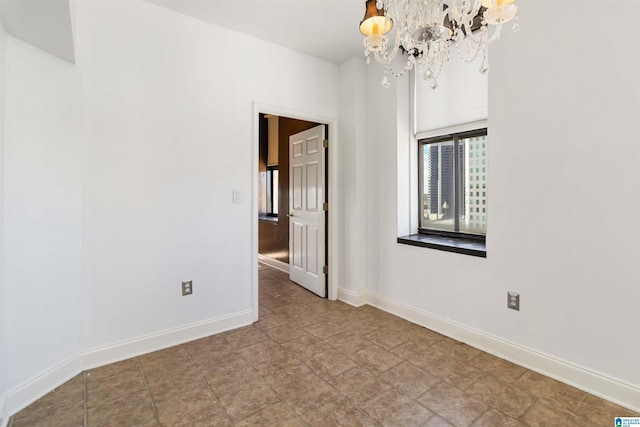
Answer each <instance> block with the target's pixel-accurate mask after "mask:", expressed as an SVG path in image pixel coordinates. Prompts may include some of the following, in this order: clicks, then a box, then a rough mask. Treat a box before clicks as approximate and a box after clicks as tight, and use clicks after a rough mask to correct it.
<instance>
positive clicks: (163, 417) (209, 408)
mask: <svg viewBox="0 0 640 427" xmlns="http://www.w3.org/2000/svg"><path fill="white" fill-rule="evenodd" d="M154 403H155V405H156V410H157V411H158V418H160V423H161V424H162V425H166V426H174V425H177V424H192V423H194V422H197V421H203V420H206V419H208V418H211V417H213V416H214V415H216V414H217V413H219V412H220V413H221V412H222V408H221V407H220V405H219V404H218V401H217V400H216V398H215V397H214V396H213V394H212V393H211V390H209V389H195V390H191V391H186V392H184V393H180V394H177V395H171V396H166V397H165V398H164V399H155V400H154Z"/></svg>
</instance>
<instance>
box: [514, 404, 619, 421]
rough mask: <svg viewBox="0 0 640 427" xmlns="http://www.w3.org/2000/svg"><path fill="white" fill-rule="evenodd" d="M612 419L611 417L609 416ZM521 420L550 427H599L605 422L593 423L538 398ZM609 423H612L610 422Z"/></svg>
mask: <svg viewBox="0 0 640 427" xmlns="http://www.w3.org/2000/svg"><path fill="white" fill-rule="evenodd" d="M611 420H612V421H613V418H611ZM522 421H523V422H524V423H525V424H526V425H527V426H529V427H543V426H544V427H551V426H581V427H582V426H585V427H591V426H593V427H599V426H602V427H604V426H606V425H607V424H593V423H592V422H589V421H588V419H586V418H583V417H579V416H577V415H575V414H572V413H570V412H567V411H563V410H561V409H558V408H557V407H555V406H552V405H550V404H549V403H548V402H545V401H544V400H539V401H538V402H537V403H536V404H535V405H533V406H532V407H531V408H530V409H529V411H527V413H526V414H524V416H523V417H522ZM610 425H613V423H611V424H610Z"/></svg>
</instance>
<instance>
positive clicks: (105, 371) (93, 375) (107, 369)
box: [87, 359, 140, 384]
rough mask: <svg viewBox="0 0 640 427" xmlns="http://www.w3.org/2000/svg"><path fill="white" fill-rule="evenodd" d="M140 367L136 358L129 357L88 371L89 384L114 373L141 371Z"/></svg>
mask: <svg viewBox="0 0 640 427" xmlns="http://www.w3.org/2000/svg"><path fill="white" fill-rule="evenodd" d="M139 371H140V367H139V366H138V362H137V361H136V360H135V359H127V360H123V361H122V362H117V363H112V364H110V365H105V366H101V367H99V368H95V369H90V370H88V371H87V384H89V383H92V382H96V381H101V380H103V379H105V378H109V377H111V376H112V375H116V374H124V373H134V372H139Z"/></svg>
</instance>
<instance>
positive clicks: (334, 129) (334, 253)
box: [251, 102, 340, 322]
mask: <svg viewBox="0 0 640 427" xmlns="http://www.w3.org/2000/svg"><path fill="white" fill-rule="evenodd" d="M252 113H253V161H252V165H253V171H252V178H253V182H252V189H253V194H252V197H251V218H252V221H251V227H252V230H251V231H252V232H251V234H252V242H251V263H252V264H251V268H252V275H251V291H252V292H251V295H252V308H253V321H254V322H256V321H257V320H258V302H259V300H258V191H259V189H258V164H259V153H260V129H259V128H260V124H259V116H260V113H264V114H273V115H276V116H281V117H289V118H292V119H298V120H306V121H309V122H315V123H318V124H326V125H328V126H329V144H330V145H329V161H328V163H327V167H328V168H329V183H328V186H327V190H328V191H329V218H328V223H327V238H328V242H327V250H328V256H327V262H328V265H329V273H328V275H327V280H328V295H327V297H328V299H330V300H332V301H335V300H337V299H338V277H339V275H338V271H339V268H340V266H339V264H338V227H337V220H338V212H339V206H338V199H339V198H338V185H337V184H338V120H336V119H331V118H327V117H322V116H318V115H314V114H310V113H306V112H304V111H300V110H296V109H291V108H287V107H281V106H277V105H270V104H263V103H260V102H254V103H253V112H252Z"/></svg>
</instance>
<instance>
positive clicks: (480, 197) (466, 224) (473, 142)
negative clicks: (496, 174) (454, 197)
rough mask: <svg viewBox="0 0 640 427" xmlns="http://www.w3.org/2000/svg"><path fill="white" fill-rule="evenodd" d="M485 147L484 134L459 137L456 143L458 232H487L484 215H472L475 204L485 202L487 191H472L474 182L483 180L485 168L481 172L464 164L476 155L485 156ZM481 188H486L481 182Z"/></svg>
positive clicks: (477, 210) (476, 209)
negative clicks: (459, 176)
mask: <svg viewBox="0 0 640 427" xmlns="http://www.w3.org/2000/svg"><path fill="white" fill-rule="evenodd" d="M486 147H487V137H486V135H482V136H474V137H471V138H461V139H460V141H459V144H458V155H459V160H458V161H459V164H460V168H459V170H460V172H461V182H460V196H461V197H460V198H459V203H460V211H459V212H460V218H459V224H460V232H462V233H471V234H486V233H487V221H486V219H485V218H486V216H480V215H473V213H474V212H479V208H477V205H486V204H487V196H486V194H487V193H486V191H483V192H482V193H480V192H477V191H472V189H474V188H478V185H477V184H475V182H476V181H480V180H482V181H484V180H485V175H484V174H485V170H484V169H485V168H482V172H480V171H479V170H478V169H477V168H473V169H470V168H468V167H465V165H468V164H469V162H470V161H471V159H472V158H475V157H478V156H480V157H484V158H486V156H487V148H486ZM474 184H475V186H474ZM482 188H486V186H485V184H482ZM483 212H484V209H483Z"/></svg>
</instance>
